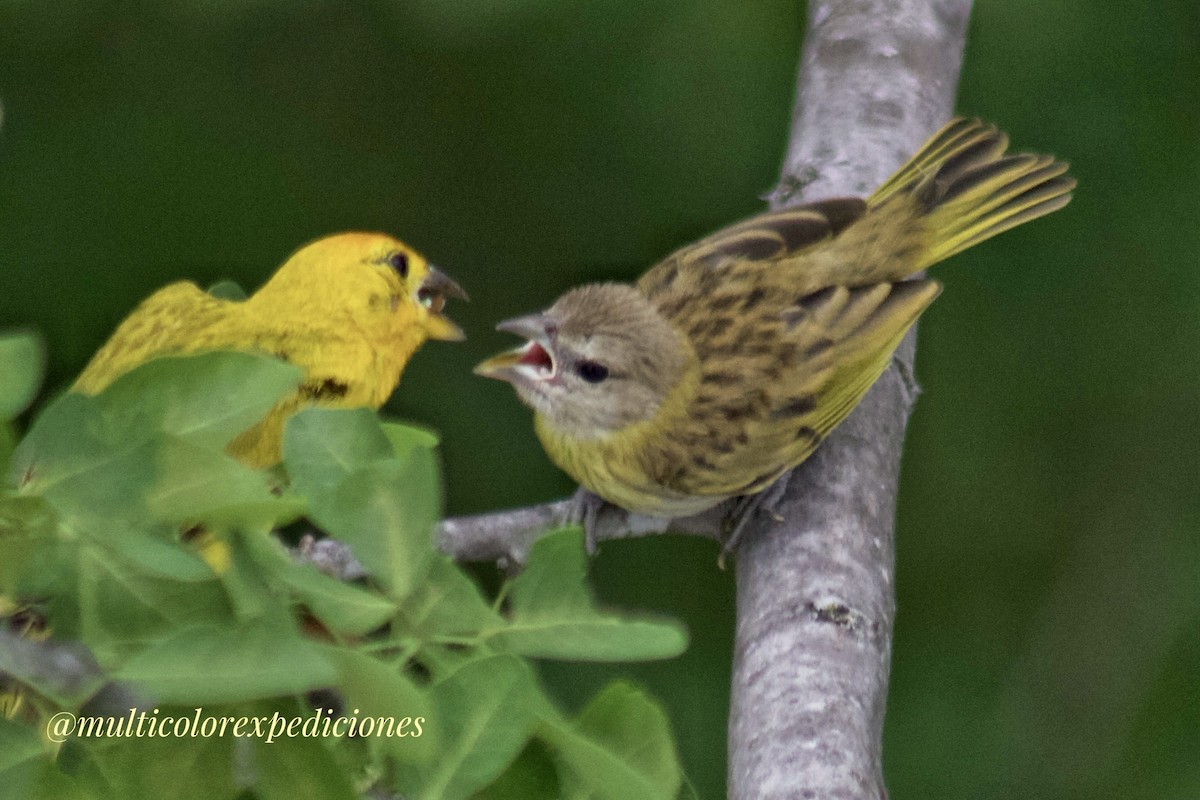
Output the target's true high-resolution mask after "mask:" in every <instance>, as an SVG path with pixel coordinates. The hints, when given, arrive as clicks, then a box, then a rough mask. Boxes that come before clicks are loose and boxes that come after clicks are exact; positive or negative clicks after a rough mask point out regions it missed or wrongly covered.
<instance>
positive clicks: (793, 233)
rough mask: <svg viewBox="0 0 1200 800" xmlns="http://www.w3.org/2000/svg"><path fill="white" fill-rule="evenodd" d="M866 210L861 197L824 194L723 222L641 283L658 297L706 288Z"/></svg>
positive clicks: (825, 235) (815, 239) (819, 237)
mask: <svg viewBox="0 0 1200 800" xmlns="http://www.w3.org/2000/svg"><path fill="white" fill-rule="evenodd" d="M865 211H866V203H865V201H863V200H862V199H860V198H857V197H841V198H833V199H830V200H821V201H819V202H816V203H809V204H807V205H803V206H797V207H795V208H788V209H784V210H782V211H773V212H769V213H766V214H760V215H758V216H756V217H751V218H750V219H747V220H744V221H742V222H739V223H736V224H734V225H731V226H729V227H727V228H722V229H721V230H719V231H717V232H716V233H714V234H711V235H710V236H707V237H705V238H703V239H701V240H700V241H698V242H696V243H694V244H691V245H688V246H687V247H684V248H682V249H680V250H677V251H675V252H674V253H672V254H671V255H670V256H668V257H667V258H665V259H663V260H662V261H661V262H659V263H658V264H657V265H655V266H654V267H653V268H651V269H650V270H649V271H648V272H647V273H646V274H645V275H643V276H642V278H641V279H640V280H639V281H638V288H640V289H641V290H642V291H643V292H645V294H646V295H647V296H648V297H650V298H651V299H652V300H655V302H656V303H658V302H659V300H660V299H661V300H662V301H664V302H670V299H671V297H672V296H675V295H678V294H681V293H684V294H686V293H687V292H689V291H703V290H704V289H705V287H707V286H708V285H710V284H712V283H716V282H720V281H721V280H727V279H729V278H730V277H731V276H730V275H728V274H727V273H728V272H729V271H730V270H734V271H735V272H741V271H743V270H746V269H763V268H769V264H766V263H764V262H771V261H775V260H779V259H782V258H790V257H792V256H795V255H797V254H799V253H801V252H802V251H804V250H806V249H808V248H810V247H812V246H813V245H816V244H818V243H820V242H823V241H825V240H827V239H829V238H830V237H832V236H835V235H837V234H838V233H840V232H841V231H842V230H844V229H845V228H846V227H847V226H848V225H849V224H850V223H852V222H854V221H855V220H856V219H858V218H859V217H861V216H862V215H863V213H864V212H865Z"/></svg>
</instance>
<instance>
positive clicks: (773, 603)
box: [438, 0, 971, 800]
mask: <svg viewBox="0 0 1200 800" xmlns="http://www.w3.org/2000/svg"><path fill="white" fill-rule="evenodd" d="M970 10H971V2H970V0H815V1H814V2H810V3H809V6H808V27H807V32H806V35H805V40H804V46H803V50H802V52H801V64H800V68H799V72H798V79H797V96H796V108H795V112H794V115H793V118H792V128H791V135H790V136H789V144H788V151H787V156H786V158H785V161H784V167H783V170H782V176H781V178H780V181H779V184H778V186H777V187H776V189H775V190H774V191H773V192H772V194H771V197H770V201H771V205H772V206H773V207H776V208H779V207H783V206H787V205H790V204H793V203H796V202H802V201H810V200H815V199H819V198H821V197H829V196H836V195H864V194H866V193H868V192H869V191H870V190H871V189H872V188H874V187H875V186H876V185H878V184H879V183H880V182H882V181H883V179H884V178H885V177H887V175H888V174H889V173H890V172H891V171H892V170H894V169H895V168H896V167H898V166H899V165H900V164H901V163H902V162H903V161H904V159H905V158H906V157H907V156H909V155H911V154H912V153H913V152H914V151H915V150H916V149H917V147H918V146H919V145H920V144H921V142H922V141H923V140H924V139H925V138H926V137H927V136H928V135H929V134H930V133H932V132H933V131H934V130H935V129H936V128H937V127H938V126H939V125H940V124H941V123H943V122H945V121H946V120H947V119H948V118H949V117H950V116H951V113H952V109H953V101H954V92H955V88H956V86H957V82H958V73H959V68H960V66H961V62H962V50H963V45H964V43H965V37H966V25H967V20H968V17H969V15H970ZM914 352H915V336H914V335H913V334H911V333H910V335H909V336H908V337H906V339H905V341H904V343H903V344H902V345H901V346H900V348H899V350H898V351H897V353H896V358H895V359H894V363H893V366H892V368H890V369H889V370H888V371H887V372H886V373H885V374H884V375H883V376H882V377H881V378H880V380H879V381H878V383H876V385H875V386H874V387H873V388H872V389H871V391H870V392H868V394H867V395H866V397H865V398H864V399H863V401H862V403H860V405H859V406H858V408H857V409H855V411H854V412H853V413H852V414H851V415H850V417H849V418H848V419H847V420H846V421H845V422H843V423H842V424H841V425H840V426H839V427H838V428H837V429H836V430H835V431H834V432H833V434H832V435H831V436H830V437H829V438H828V439H826V441H825V442H824V443H823V444H822V445H821V447H820V448H819V449H818V450H817V452H816V453H815V454H814V455H813V457H812V458H810V459H809V460H808V461H806V462H805V463H803V464H801V465H800V466H799V467H798V468H797V469H796V470H794V471H793V472H792V473H791V474H790V475H789V476H788V477H787V478H785V481H786V483H782V482H781V484H780V485H779V486H778V487H777V488H776V489H775V490H773V497H772V502H771V503H770V504H767V505H768V508H766V509H764V510H766V511H774V512H777V515H776V514H772V513H760V514H759V515H758V516H757V517H756V518H755V519H754V520H753V521H752V523H751V524H750V525H748V526H747V529H746V532H745V535H744V536H743V539H742V543H741V546H740V547H739V550H738V553H737V583H738V593H737V606H738V608H737V634H736V641H735V652H734V665H733V687H732V706H731V709H730V721H729V747H730V753H729V759H730V770H729V796H730V797H731V798H735V800H746V798H793V797H796V798H802V797H803V798H808V797H812V798H856V800H857V799H858V798H881V799H882V798H885V797H886V796H887V793H886V790H885V789H884V782H883V770H882V752H881V751H882V731H883V712H884V705H885V700H886V696H887V683H888V668H889V661H890V657H891V641H892V623H893V618H894V616H895V593H894V587H893V581H892V577H893V565H894V542H893V535H894V521H895V500H896V486H897V479H898V475H899V466H900V453H901V449H902V446H903V441H904V429H905V425H906V422H907V420H908V414H909V411H910V409H911V406H912V403H913V401H914V399H915V396H916V385H915V383H914V382H913V380H912V374H913V371H912V370H913V357H914ZM568 502H569V501H559V502H557V503H552V504H549V505H546V506H536V507H532V508H527V509H520V510H516V511H508V512H502V513H500V514H484V515H479V516H476V517H467V518H458V519H450V520H446V521H445V522H444V523H443V524H442V526H441V527H440V529H439V532H438V542H439V546H440V547H441V548H442V549H443V550H444V551H445V552H447V553H449V554H451V555H453V556H455V557H459V558H467V559H471V558H484V559H490V558H497V557H506V558H513V559H515V560H517V561H520V560H521V556H522V555H523V554H524V553H525V552H527V550H528V546H529V544H530V542H531V541H532V540H533V539H534V538H536V536H537V534H538V533H539V532H540V531H541V530H545V529H546V528H549V527H555V526H556V525H559V524H562V522H563V521H565V519H566V511H567V509H568V506H567V504H568ZM722 513H723V509H717V510H714V511H713V512H710V513H709V515H707V516H706V519H705V521H704V523H703V524H696V523H695V522H694V521H688V522H685V521H681V520H671V521H666V520H661V521H658V525H657V527H656V526H653V525H650V526H647V525H646V524H645V523H644V522H639V521H637V519H636V518H634V517H633V516H632V515H624V516H622V515H621V514H620V513H619V512H614V514H615V516H610V518H609V520H608V523H607V526H606V527H604V528H603V529H602V530H600V531H598V532H597V533H598V535H597V536H596V539H597V540H604V539H607V538H616V537H623V536H629V535H645V534H648V533H653V532H656V531H665V530H670V531H672V532H681V533H697V534H700V535H710V536H711V535H713V532H714V531H719V528H720V518H721V515H722ZM635 531H636V532H635Z"/></svg>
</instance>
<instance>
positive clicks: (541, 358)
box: [517, 342, 556, 380]
mask: <svg viewBox="0 0 1200 800" xmlns="http://www.w3.org/2000/svg"><path fill="white" fill-rule="evenodd" d="M518 353H519V354H520V357H519V358H518V359H517V365H518V366H522V367H529V368H532V370H533V375H532V377H534V378H538V379H540V380H548V379H550V378H553V377H554V374H555V372H556V370H555V364H554V357H553V356H551V355H550V351H549V350H547V349H546V348H545V347H543V346H542V345H541V343H540V342H529V343H528V344H526V345H525V346H524V347H522V348H521V349H520V350H519V351H518Z"/></svg>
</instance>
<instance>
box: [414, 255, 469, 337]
mask: <svg viewBox="0 0 1200 800" xmlns="http://www.w3.org/2000/svg"><path fill="white" fill-rule="evenodd" d="M447 297H452V298H454V299H456V300H464V301H466V300H470V298H469V297H467V293H466V292H464V291H463V288H462V287H461V286H459V285H458V284H457V283H455V282H454V281H453V280H452V279H451V278H450V276H448V275H447V274H446V273H444V272H442V271H441V270H440V269H438V268H436V267H434V266H430V267H429V273H428V274H427V275H426V276H425V279H424V280H422V281H421V287H420V288H419V289H417V301H418V302H419V303H420V304H421V305H422V306H424V307H425V308H426V309H427V310H428V311H429V314H428V315H427V316H426V318H425V332H426V334H428V336H429V338H430V339H439V340H441V341H445V342H461V341H462V340H463V339H465V338H467V335H466V334H465V333H463V330H462V328H460V327H458V326H457V325H455V324H454V323H453V322H451V321H450V318H449V317H447V316H445V315H444V314H442V309H443V308H445V306H446V298H447Z"/></svg>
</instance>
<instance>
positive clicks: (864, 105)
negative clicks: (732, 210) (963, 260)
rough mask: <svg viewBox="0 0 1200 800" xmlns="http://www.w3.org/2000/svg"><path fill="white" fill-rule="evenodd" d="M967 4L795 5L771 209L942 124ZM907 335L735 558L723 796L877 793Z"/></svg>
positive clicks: (896, 0) (849, 187)
mask: <svg viewBox="0 0 1200 800" xmlns="http://www.w3.org/2000/svg"><path fill="white" fill-rule="evenodd" d="M970 6H971V4H970V2H967V1H962V0H958V1H955V2H951V1H950V0H944V2H929V1H928V0H840V1H838V2H833V1H832V0H826V1H825V2H812V3H810V4H809V7H808V17H809V18H808V28H807V31H806V34H805V40H804V46H803V50H802V52H801V63H800V69H799V72H798V78H797V89H796V107H795V111H794V114H793V118H792V130H791V135H790V137H789V145H788V152H787V156H786V158H785V160H784V167H783V174H782V177H781V179H780V182H779V185H778V187H777V188H776V189H775V191H774V192H773V193H772V195H771V205H772V207H775V208H780V207H784V206H787V205H792V204H795V203H798V202H806V201H811V200H817V199H821V198H824V197H831V196H837V195H847V194H849V195H865V194H867V193H869V192H870V190H871V189H873V188H874V187H875V186H877V185H878V184H879V183H881V182H882V181H883V180H884V179H885V178H886V177H887V176H888V175H889V174H890V173H891V172H892V171H893V170H894V169H895V168H897V167H898V166H899V165H900V164H901V163H903V161H904V160H905V158H907V157H908V156H909V155H911V154H912V153H913V152H914V151H915V150H916V149H917V147H918V146H919V145H920V144H921V142H922V141H923V140H924V139H925V138H926V137H927V136H928V135H929V134H931V133H932V132H933V131H934V130H936V129H937V128H938V127H939V126H940V125H941V124H942V123H943V122H945V121H946V120H947V119H949V118H950V116H952V110H953V104H954V93H955V89H956V86H957V82H958V73H959V68H960V66H961V62H962V50H963V45H964V42H965V36H966V25H967V19H968V17H969V14H970ZM914 341H915V335H914V334H911V333H910V334H909V336H908V337H906V339H905V341H904V344H902V345H901V347H900V349H899V350H898V351H897V354H896V357H895V359H894V360H893V364H892V366H891V367H890V368H889V369H888V371H887V372H886V373H884V375H883V377H881V378H880V380H879V381H878V383H876V384H875V386H874V387H872V389H871V391H870V392H868V394H867V395H866V397H865V398H864V399H863V401H862V403H861V404H860V405H859V406H858V408H856V409H855V410H854V412H853V413H852V414H851V415H850V417H849V418H848V419H847V420H846V421H845V422H843V423H842V424H841V425H840V426H839V427H838V428H837V429H836V430H835V431H834V432H833V434H832V435H830V437H829V438H828V439H826V440H825V442H824V443H823V444H822V445H821V447H820V448H819V449H818V450H817V452H816V453H815V454H814V455H813V457H812V458H810V459H809V460H808V461H806V462H804V463H803V464H801V465H800V466H799V467H797V468H796V469H795V470H793V472H792V473H791V475H790V476H789V477H788V484H787V486H786V488H785V489H783V490H782V492H781V493H782V498H781V499H779V500H778V501H777V502H776V504H775V509H774V510H775V511H776V512H777V515H778V516H777V517H776V516H773V515H769V514H760V515H759V520H758V524H756V525H754V526H753V527H752V528H751V530H750V531H749V533H748V535H747V537H746V539H745V541H744V542H743V543H742V546H741V547H740V548H739V550H738V554H737V582H738V586H737V602H738V609H737V633H736V638H735V651H734V664H733V687H732V701H731V709H730V719H729V756H730V763H729V767H730V769H729V796H730V797H731V798H736V799H737V800H746V799H747V798H847V800H849V798H855V799H856V800H859V799H861V798H880V799H881V800H882V798H886V796H887V792H886V790H885V788H884V782H883V766H882V762H883V759H882V735H883V714H884V706H885V703H886V700H887V685H888V671H889V663H890V658H891V642H892V624H893V619H894V616H895V591H894V586H893V580H892V579H893V566H894V552H895V548H894V528H895V515H896V513H895V506H896V486H897V481H898V477H899V469H900V453H901V450H902V448H903V443H904V429H905V424H906V422H907V420H908V415H909V411H910V410H911V406H912V403H913V401H914V400H915V398H916V384H915V382H914V381H913V380H912V374H913V373H912V369H913V355H914Z"/></svg>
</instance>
